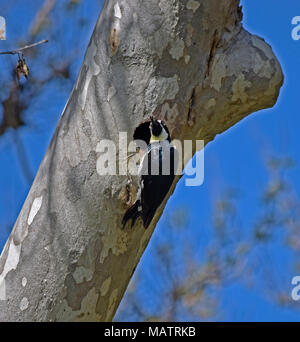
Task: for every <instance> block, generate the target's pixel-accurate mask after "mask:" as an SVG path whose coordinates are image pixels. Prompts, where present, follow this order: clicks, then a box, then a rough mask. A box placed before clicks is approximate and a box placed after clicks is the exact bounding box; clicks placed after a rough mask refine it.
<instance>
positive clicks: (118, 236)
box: [100, 229, 129, 263]
mask: <svg viewBox="0 0 300 342" xmlns="http://www.w3.org/2000/svg"><path fill="white" fill-rule="evenodd" d="M128 240H129V238H128V234H127V233H126V232H124V231H122V230H121V229H111V230H110V232H109V233H107V234H105V235H104V236H103V238H102V242H103V249H102V251H101V254H100V263H103V262H104V260H105V259H106V257H107V256H108V252H109V250H110V249H111V251H112V253H113V254H114V255H116V256H118V255H120V254H123V253H125V252H126V251H127V247H128V242H129V241H128Z"/></svg>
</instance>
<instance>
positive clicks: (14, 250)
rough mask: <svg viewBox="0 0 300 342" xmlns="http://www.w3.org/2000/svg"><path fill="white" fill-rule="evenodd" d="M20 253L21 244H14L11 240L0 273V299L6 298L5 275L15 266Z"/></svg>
mask: <svg viewBox="0 0 300 342" xmlns="http://www.w3.org/2000/svg"><path fill="white" fill-rule="evenodd" d="M20 253H21V244H19V245H15V244H14V242H13V240H11V241H10V245H9V249H8V255H7V258H6V261H5V265H4V269H3V271H2V273H1V274H0V300H6V287H5V277H6V275H7V273H8V272H10V271H11V270H15V269H16V268H17V266H18V263H19V259H20Z"/></svg>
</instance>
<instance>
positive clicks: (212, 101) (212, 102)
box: [205, 98, 217, 109]
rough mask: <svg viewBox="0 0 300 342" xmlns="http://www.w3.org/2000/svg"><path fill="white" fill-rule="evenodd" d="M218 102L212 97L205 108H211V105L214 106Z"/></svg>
mask: <svg viewBox="0 0 300 342" xmlns="http://www.w3.org/2000/svg"><path fill="white" fill-rule="evenodd" d="M216 104H217V102H216V100H215V99H214V98H211V99H209V100H208V101H207V103H206V105H205V109H209V108H211V107H214V106H215V105H216Z"/></svg>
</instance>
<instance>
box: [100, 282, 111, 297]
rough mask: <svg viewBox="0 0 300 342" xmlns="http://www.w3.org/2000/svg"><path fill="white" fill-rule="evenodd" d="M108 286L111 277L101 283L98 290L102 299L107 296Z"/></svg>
mask: <svg viewBox="0 0 300 342" xmlns="http://www.w3.org/2000/svg"><path fill="white" fill-rule="evenodd" d="M110 284H111V277H108V278H107V279H105V280H104V282H103V283H102V285H101V288H100V294H101V296H102V297H103V296H105V295H106V294H107V292H108V290H109V287H110Z"/></svg>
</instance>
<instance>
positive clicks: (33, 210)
mask: <svg viewBox="0 0 300 342" xmlns="http://www.w3.org/2000/svg"><path fill="white" fill-rule="evenodd" d="M42 202H43V196H40V197H37V198H35V199H34V201H33V203H32V205H31V209H30V212H29V215H28V219H27V223H28V225H31V223H32V222H33V220H34V218H35V216H36V214H37V213H38V212H39V210H40V209H41V206H42Z"/></svg>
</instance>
